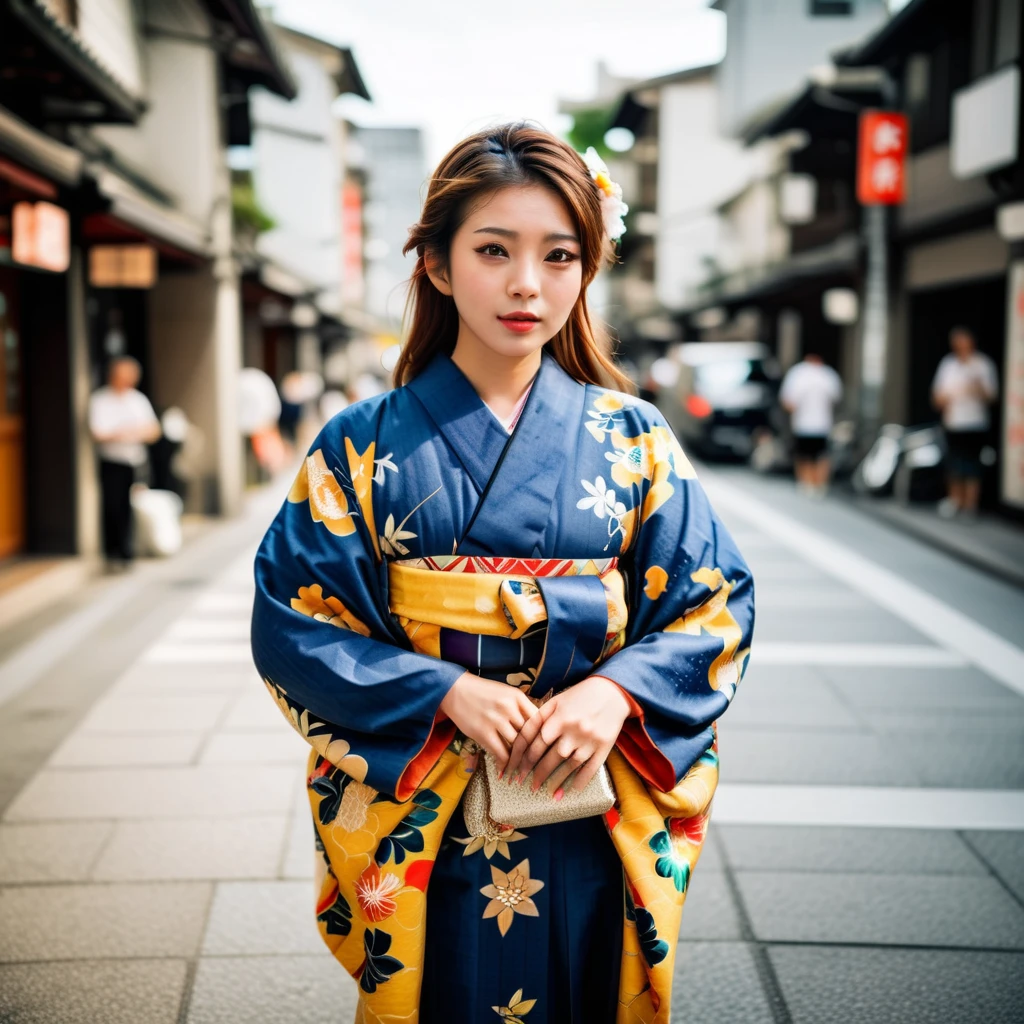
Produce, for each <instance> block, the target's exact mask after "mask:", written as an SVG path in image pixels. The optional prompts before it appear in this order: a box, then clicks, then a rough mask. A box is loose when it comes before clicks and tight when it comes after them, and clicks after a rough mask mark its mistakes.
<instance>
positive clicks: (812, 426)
mask: <svg viewBox="0 0 1024 1024" xmlns="http://www.w3.org/2000/svg"><path fill="white" fill-rule="evenodd" d="M842 397H843V382H842V381H841V380H840V378H839V374H838V373H836V371H835V370H833V369H832V367H831V366H826V365H825V362H824V360H822V358H821V356H820V355H818V354H817V353H816V352H808V353H807V354H806V355H805V356H804V358H803V360H802V361H801V362H799V363H797V364H796V365H795V366H792V367H790V369H789V371H788V372H787V373H786V376H785V377H784V378H783V381H782V390H781V391H780V392H779V401H781V402H782V407H783V408H784V409H785V410H786V412H788V413H789V414H790V418H791V419H790V424H791V427H792V430H793V466H794V469H795V471H796V482H797V487H799V488H800V490H802V491H804V492H805V493H807V494H809V495H811V496H813V497H822V496H824V494H825V491H826V490H827V489H828V479H829V473H830V472H831V466H830V464H829V458H828V435H829V432H830V431H831V430H832V424H833V422H834V420H835V408H836V406H837V405H838V404H839V402H840V400H841V399H842Z"/></svg>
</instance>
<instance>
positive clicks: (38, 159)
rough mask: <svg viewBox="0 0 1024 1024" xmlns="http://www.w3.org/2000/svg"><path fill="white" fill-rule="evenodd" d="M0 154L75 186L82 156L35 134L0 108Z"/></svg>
mask: <svg viewBox="0 0 1024 1024" xmlns="http://www.w3.org/2000/svg"><path fill="white" fill-rule="evenodd" d="M0 153H4V154H6V155H7V156H10V157H12V158H13V159H15V160H17V161H18V162H19V163H23V164H24V165H25V166H26V167H28V168H30V169H31V170H33V171H37V172H38V173H39V174H44V175H46V177H48V178H52V179H53V180H54V181H57V182H59V183H60V184H61V185H68V186H75V185H77V184H78V182H79V181H80V180H81V177H82V162H83V160H82V154H81V153H79V152H78V150H77V149H72V148H71V147H70V146H65V145H64V144H63V143H60V142H57V140H56V139H51V138H50V136H49V135H44V134H43V133H42V132H40V131H36V129H35V128H33V127H32V126H31V125H30V124H26V122H24V121H22V120H21V118H20V117H15V115H14V114H12V113H11V112H10V111H9V110H5V109H4V108H3V107H0Z"/></svg>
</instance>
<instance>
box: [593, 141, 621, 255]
mask: <svg viewBox="0 0 1024 1024" xmlns="http://www.w3.org/2000/svg"><path fill="white" fill-rule="evenodd" d="M583 162H584V163H585V164H586V165H587V168H588V170H589V171H590V176H591V177H592V178H593V179H594V182H595V183H596V184H597V187H598V188H599V189H600V190H601V191H602V192H603V193H604V198H603V199H602V200H601V212H602V214H603V215H604V228H605V231H606V232H607V233H608V237H609V238H610V239H611V240H612V241H613V242H616V241H618V240H619V239H620V238H621V237H622V235H623V234H624V232H625V230H626V224H625V221H624V220H623V217H625V216H626V214H627V213H629V207H628V206H627V205H626V204H625V203H624V202H623V201H622V186H620V185H619V184H618V182H615V181H612V178H611V174H610V173H609V171H608V165H607V164H606V163H605V162H604V161H603V160H602V159H601V157H600V156H599V155H598V152H597V150H596V149H594V147H593V146H590V147H588V149H587V151H586V153H584V154H583Z"/></svg>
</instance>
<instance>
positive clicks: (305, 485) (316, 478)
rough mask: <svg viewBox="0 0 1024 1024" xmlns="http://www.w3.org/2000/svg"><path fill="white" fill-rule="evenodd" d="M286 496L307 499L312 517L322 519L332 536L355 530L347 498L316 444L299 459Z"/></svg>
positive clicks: (318, 521) (317, 520)
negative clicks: (302, 460)
mask: <svg viewBox="0 0 1024 1024" xmlns="http://www.w3.org/2000/svg"><path fill="white" fill-rule="evenodd" d="M288 500H289V501H291V502H294V503H295V504H299V503H301V502H303V501H308V502H309V514H310V515H311V516H312V517H313V521H314V522H315V523H323V524H324V526H326V527H327V529H328V530H330V532H331V533H333V534H334V535H335V536H336V537H347V536H348V535H349V534H352V533H355V529H356V524H355V522H354V520H353V518H352V514H351V513H350V512H349V509H348V498H346V497H345V492H344V491H343V490H342V489H341V484H339V483H338V481H337V479H336V477H335V476H334V473H333V472H331V470H330V469H329V468H328V467H327V463H326V462H325V461H324V453H323V451H322V450H321V449H320V448H317V450H316V451H315V452H313V454H312V455H309V456H307V457H306V461H305V462H303V463H302V468H301V469H300V470H299V474H298V476H297V477H296V478H295V483H293V484H292V488H291V490H290V491H289V492H288Z"/></svg>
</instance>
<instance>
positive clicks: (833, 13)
mask: <svg viewBox="0 0 1024 1024" xmlns="http://www.w3.org/2000/svg"><path fill="white" fill-rule="evenodd" d="M851 14H853V0H811V17H812V18H836V17H839V18H845V17H848V16H849V15H851Z"/></svg>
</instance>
